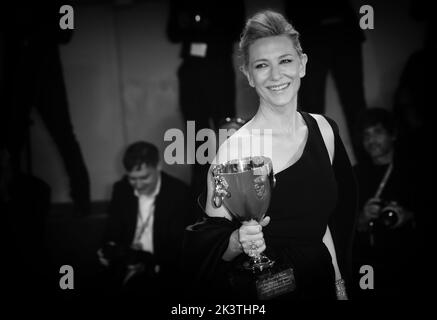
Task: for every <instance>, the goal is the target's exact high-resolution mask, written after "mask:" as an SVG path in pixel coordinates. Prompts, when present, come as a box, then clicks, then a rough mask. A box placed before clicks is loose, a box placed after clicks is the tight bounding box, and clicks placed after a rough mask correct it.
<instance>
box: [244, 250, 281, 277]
mask: <svg viewBox="0 0 437 320" xmlns="http://www.w3.org/2000/svg"><path fill="white" fill-rule="evenodd" d="M274 263H275V261H273V260H270V259H269V258H268V257H267V256H266V255H264V254H263V253H261V254H259V255H256V256H253V257H251V258H250V260H249V261H246V262H245V263H244V264H243V267H244V269H246V270H250V271H252V272H253V273H258V272H262V271H264V270H267V269H270V268H271V267H272V266H273V264H274Z"/></svg>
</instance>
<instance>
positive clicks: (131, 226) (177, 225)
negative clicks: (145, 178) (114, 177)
mask: <svg viewBox="0 0 437 320" xmlns="http://www.w3.org/2000/svg"><path fill="white" fill-rule="evenodd" d="M189 202H190V198H189V194H188V187H187V186H186V185H185V184H184V183H183V182H182V181H180V180H178V179H176V178H173V177H171V176H169V175H168V174H166V173H164V172H161V189H160V192H159V194H158V195H157V197H156V200H155V212H154V222H153V250H154V253H153V257H154V259H153V260H154V262H155V263H156V264H158V265H159V266H160V272H159V277H160V278H161V279H163V280H165V281H166V282H167V283H168V282H169V281H173V280H171V279H173V278H174V277H177V276H178V275H179V274H180V273H179V266H180V257H181V249H182V241H183V234H184V229H185V227H186V226H187V225H188V224H190V223H192V222H193V221H192V219H190V218H189V217H190V215H192V213H193V211H192V210H190V208H191V207H192V205H191V204H190V203H189ZM137 216H138V198H137V197H136V196H135V194H134V190H133V188H132V186H131V185H130V184H129V181H128V179H127V177H126V176H125V177H123V178H122V179H121V180H120V181H118V182H116V183H115V184H114V186H113V191H112V198H111V203H110V207H109V217H108V222H107V226H106V232H105V236H104V243H107V242H108V241H113V242H115V243H117V244H118V245H122V246H123V247H125V248H129V247H130V245H131V244H132V241H133V238H134V236H135V230H136V224H137Z"/></svg>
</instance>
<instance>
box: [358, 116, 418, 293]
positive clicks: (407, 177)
mask: <svg viewBox="0 0 437 320" xmlns="http://www.w3.org/2000/svg"><path fill="white" fill-rule="evenodd" d="M359 130H360V134H359V137H360V138H361V144H362V147H363V149H364V152H363V153H362V154H363V155H365V156H364V157H363V158H362V159H359V162H358V165H357V166H356V173H357V179H358V185H359V188H360V200H359V206H360V216H359V219H358V228H357V233H356V240H355V250H354V261H355V263H356V265H355V267H356V270H355V272H356V275H357V276H359V277H361V276H362V275H361V274H360V273H359V269H360V267H361V266H362V265H370V266H372V267H373V270H374V290H362V288H361V289H360V288H357V296H358V297H359V298H390V297H399V296H403V297H408V296H409V295H412V294H413V291H412V289H413V288H416V287H415V285H416V284H417V278H416V277H417V275H416V273H415V272H414V270H418V269H417V267H419V263H420V262H419V261H417V259H416V258H418V256H417V255H416V253H417V234H416V224H415V216H416V214H419V212H417V211H418V210H417V202H418V200H417V199H418V190H419V188H418V187H419V186H418V185H417V183H416V182H415V176H414V175H415V171H414V170H413V168H414V167H415V166H414V165H413V161H416V160H417V159H415V158H414V157H412V156H411V155H409V154H408V152H407V151H408V150H404V149H403V147H402V144H401V143H400V141H398V140H397V129H396V126H395V123H394V120H393V117H392V115H391V113H390V112H389V111H388V110H386V109H382V108H371V109H367V110H366V111H365V112H364V114H363V115H362V118H361V119H360V127H359ZM414 278H416V279H414ZM358 284H359V279H357V281H356V285H357V286H358ZM410 290H411V291H410Z"/></svg>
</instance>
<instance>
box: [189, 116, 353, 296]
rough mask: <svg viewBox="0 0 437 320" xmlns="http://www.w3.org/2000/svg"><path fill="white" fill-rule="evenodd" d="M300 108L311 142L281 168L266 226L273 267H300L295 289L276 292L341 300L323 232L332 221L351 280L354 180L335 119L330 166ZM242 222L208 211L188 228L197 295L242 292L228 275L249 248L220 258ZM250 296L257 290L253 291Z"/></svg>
mask: <svg viewBox="0 0 437 320" xmlns="http://www.w3.org/2000/svg"><path fill="white" fill-rule="evenodd" d="M301 114H302V116H303V118H304V120H305V122H306V125H307V127H308V136H307V141H306V143H305V146H304V150H303V153H302V155H301V157H300V158H299V159H298V160H297V162H295V163H294V164H293V165H291V166H289V167H288V168H286V169H284V170H282V171H280V172H278V173H276V174H275V177H276V186H275V188H274V189H273V195H272V200H271V204H270V207H269V210H268V212H267V215H268V216H270V217H271V221H270V223H269V225H267V226H266V227H265V228H263V233H264V238H265V242H266V246H267V249H266V251H265V254H266V255H267V256H268V257H269V258H271V259H273V260H275V262H276V263H275V268H281V267H292V268H293V271H294V275H295V281H296V289H295V290H294V291H293V292H291V293H287V294H285V295H282V296H280V297H277V299H335V285H334V281H335V274H334V268H333V265H332V259H331V255H330V253H329V251H328V249H327V247H326V246H325V244H324V243H323V241H322V239H323V236H324V235H325V232H326V229H327V226H328V225H329V227H330V230H331V233H332V237H333V241H334V245H335V248H336V253H337V260H338V264H339V267H340V271H341V273H342V276H343V278H345V279H346V283H347V282H348V280H349V276H350V263H351V261H350V260H351V259H350V255H351V244H352V236H353V230H354V224H355V217H356V184H355V179H354V176H353V171H352V168H351V166H350V163H349V159H348V157H347V155H346V152H345V149H344V146H343V144H342V142H341V139H340V138H339V134H338V128H337V126H336V124H335V123H334V122H333V121H332V120H330V119H329V118H327V119H328V121H329V123H330V124H331V126H332V127H333V130H334V136H335V155H334V163H333V164H332V165H331V162H330V159H329V154H328V151H327V148H326V146H325V143H324V140H323V137H322V134H321V132H320V130H319V127H318V124H317V121H316V120H315V119H314V118H313V117H312V116H311V115H309V114H307V113H304V112H302V113H301ZM238 227H239V223H238V222H236V221H229V220H227V219H225V218H211V217H205V218H204V219H203V220H202V221H199V222H198V223H197V224H195V225H193V226H190V227H189V228H188V229H187V231H186V236H185V244H184V247H185V249H184V252H185V254H184V265H185V267H186V271H187V274H186V276H187V277H188V279H192V280H193V281H192V282H190V283H191V284H194V285H193V286H190V288H191V289H192V291H194V293H193V292H191V294H194V296H195V297H202V298H204V299H206V298H207V297H211V298H212V299H217V298H223V299H225V300H226V299H230V298H233V297H237V298H241V297H243V296H244V295H242V294H241V292H238V290H235V288H234V287H232V285H230V284H229V282H230V281H229V275H230V274H232V270H233V268H235V266H236V265H237V264H238V263H241V262H240V261H239V260H240V259H243V258H245V255H244V254H243V255H240V256H239V257H238V258H237V259H235V260H234V261H233V262H230V263H228V262H224V261H223V259H221V256H222V255H223V253H224V251H225V250H226V248H227V244H228V240H229V236H230V234H231V233H232V231H233V230H235V229H236V228H238ZM231 282H232V281H231ZM199 293H201V294H199ZM247 297H249V298H250V297H254V296H253V295H251V294H250V293H248V294H247ZM214 301H215V300H214Z"/></svg>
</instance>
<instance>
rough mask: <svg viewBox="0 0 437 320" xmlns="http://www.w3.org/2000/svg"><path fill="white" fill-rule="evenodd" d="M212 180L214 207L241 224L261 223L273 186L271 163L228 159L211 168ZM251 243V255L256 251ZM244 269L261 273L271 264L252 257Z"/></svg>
mask: <svg viewBox="0 0 437 320" xmlns="http://www.w3.org/2000/svg"><path fill="white" fill-rule="evenodd" d="M212 174H213V179H214V185H215V189H214V195H213V204H214V206H215V207H216V208H219V207H221V206H222V205H224V206H225V208H226V209H227V210H228V211H229V213H230V214H231V215H232V216H233V217H234V218H235V219H237V220H239V221H240V222H244V221H250V220H252V219H254V220H256V221H258V222H260V221H261V220H262V219H263V218H264V215H265V214H266V212H267V209H268V208H269V205H270V199H271V195H272V189H273V187H274V184H275V178H274V175H273V166H272V160H271V159H270V158H267V157H263V156H255V157H246V158H242V159H235V160H231V161H228V162H225V163H222V164H219V165H216V166H214V167H213V169H212ZM256 249H257V247H256V245H255V244H253V248H252V250H253V252H256V251H255V250H256ZM250 258H251V259H250V260H249V261H248V262H246V263H245V264H244V265H243V267H244V268H245V269H248V270H252V271H253V272H256V271H263V270H265V269H268V268H270V267H271V266H272V265H273V264H274V261H272V260H270V259H269V258H268V257H267V256H265V255H264V254H251V255H250Z"/></svg>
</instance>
